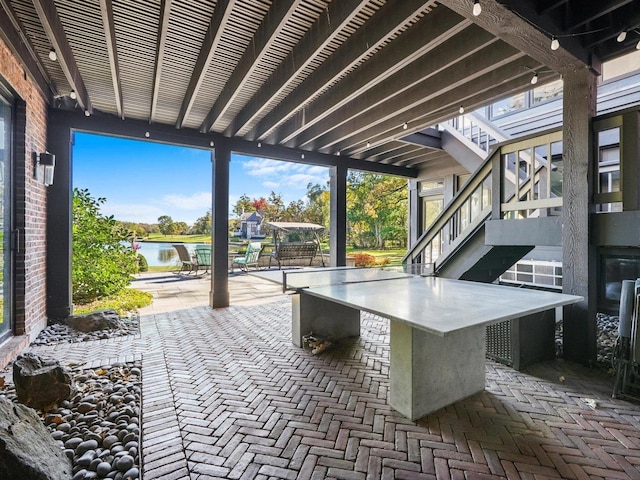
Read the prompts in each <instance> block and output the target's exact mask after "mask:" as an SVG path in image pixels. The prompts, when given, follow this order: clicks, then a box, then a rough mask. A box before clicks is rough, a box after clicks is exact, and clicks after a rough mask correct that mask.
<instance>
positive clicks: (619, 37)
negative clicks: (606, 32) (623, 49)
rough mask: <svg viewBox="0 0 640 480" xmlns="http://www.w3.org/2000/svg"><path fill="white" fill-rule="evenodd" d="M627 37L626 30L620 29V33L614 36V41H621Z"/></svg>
mask: <svg viewBox="0 0 640 480" xmlns="http://www.w3.org/2000/svg"><path fill="white" fill-rule="evenodd" d="M626 39H627V32H626V31H624V30H623V31H621V32H620V34H619V35H618V38H616V41H617V42H618V43H622V42H624V41H625V40H626Z"/></svg>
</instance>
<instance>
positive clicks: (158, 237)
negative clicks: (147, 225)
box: [143, 233, 211, 243]
mask: <svg viewBox="0 0 640 480" xmlns="http://www.w3.org/2000/svg"><path fill="white" fill-rule="evenodd" d="M143 241H146V242H166V243H211V235H162V234H161V233H150V234H149V236H148V237H147V238H145V239H144V240H143Z"/></svg>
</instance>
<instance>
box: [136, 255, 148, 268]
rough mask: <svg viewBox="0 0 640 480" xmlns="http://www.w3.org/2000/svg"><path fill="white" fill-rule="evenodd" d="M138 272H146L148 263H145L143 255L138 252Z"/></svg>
mask: <svg viewBox="0 0 640 480" xmlns="http://www.w3.org/2000/svg"><path fill="white" fill-rule="evenodd" d="M136 260H138V272H148V271H149V264H148V263H147V259H146V258H144V255H140V254H138V258H137V259H136Z"/></svg>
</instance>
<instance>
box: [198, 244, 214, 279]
mask: <svg viewBox="0 0 640 480" xmlns="http://www.w3.org/2000/svg"><path fill="white" fill-rule="evenodd" d="M196 261H197V265H196V274H197V273H198V270H199V269H204V272H203V273H209V269H210V268H211V245H196Z"/></svg>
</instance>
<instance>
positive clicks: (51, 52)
mask: <svg viewBox="0 0 640 480" xmlns="http://www.w3.org/2000/svg"><path fill="white" fill-rule="evenodd" d="M49 60H51V61H52V62H55V61H56V60H58V54H57V53H56V51H55V49H53V48H52V49H51V50H49Z"/></svg>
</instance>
